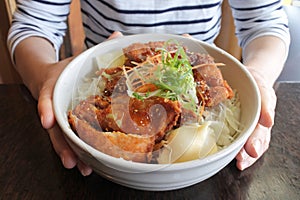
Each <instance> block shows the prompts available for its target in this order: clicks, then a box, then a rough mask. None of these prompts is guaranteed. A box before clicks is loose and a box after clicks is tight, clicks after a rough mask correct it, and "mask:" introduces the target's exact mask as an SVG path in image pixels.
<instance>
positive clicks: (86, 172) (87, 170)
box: [80, 168, 91, 176]
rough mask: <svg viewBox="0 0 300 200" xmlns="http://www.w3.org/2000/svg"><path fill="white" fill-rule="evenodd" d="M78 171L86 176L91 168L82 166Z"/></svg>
mask: <svg viewBox="0 0 300 200" xmlns="http://www.w3.org/2000/svg"><path fill="white" fill-rule="evenodd" d="M80 173H81V174H82V175H83V176H88V175H90V174H91V170H90V169H89V168H83V169H81V170H80Z"/></svg>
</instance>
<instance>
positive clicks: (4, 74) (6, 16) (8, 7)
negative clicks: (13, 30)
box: [0, 0, 21, 83]
mask: <svg viewBox="0 0 300 200" xmlns="http://www.w3.org/2000/svg"><path fill="white" fill-rule="evenodd" d="M15 8H16V2H15V0H1V1H0V19H1V33H0V34H1V35H0V63H1V64H0V83H20V82H21V79H20V77H19V75H18V74H17V72H16V70H15V69H14V67H13V65H12V63H11V59H10V55H9V51H8V48H7V45H6V38H7V33H8V29H9V27H10V24H11V20H12V15H13V12H14V11H15Z"/></svg>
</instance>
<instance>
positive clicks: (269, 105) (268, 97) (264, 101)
mask: <svg viewBox="0 0 300 200" xmlns="http://www.w3.org/2000/svg"><path fill="white" fill-rule="evenodd" d="M248 70H249V71H250V72H251V74H252V75H253V77H254V79H255V81H256V83H257V85H258V88H259V91H260V95H261V113H260V119H259V123H260V124H261V125H263V126H266V127H272V126H273V124H274V115H275V114H274V113H275V107H276V94H275V91H274V89H273V88H272V86H271V85H269V84H267V83H266V81H265V79H264V77H263V76H262V75H261V74H260V73H259V72H258V71H257V70H256V69H254V68H251V67H248Z"/></svg>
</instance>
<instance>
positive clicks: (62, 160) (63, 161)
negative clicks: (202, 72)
mask: <svg viewBox="0 0 300 200" xmlns="http://www.w3.org/2000/svg"><path fill="white" fill-rule="evenodd" d="M60 159H61V162H62V164H63V166H64V167H66V163H65V162H66V161H65V157H64V156H61V158H60Z"/></svg>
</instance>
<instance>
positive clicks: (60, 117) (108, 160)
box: [53, 33, 261, 171]
mask: <svg viewBox="0 0 300 200" xmlns="http://www.w3.org/2000/svg"><path fill="white" fill-rule="evenodd" d="M154 36H155V37H154ZM144 37H149V38H153V41H154V40H157V39H163V38H175V39H176V38H179V39H182V40H193V41H195V42H197V43H199V44H200V45H201V46H203V47H204V48H205V49H206V48H211V49H213V50H214V51H216V52H217V53H220V54H223V55H224V56H226V57H228V58H229V59H230V60H232V61H233V62H235V63H236V64H237V65H239V67H240V68H241V70H242V71H243V72H244V73H245V74H246V76H247V77H248V78H249V80H250V81H251V82H252V86H253V89H254V90H255V93H256V94H257V96H256V100H257V112H256V114H255V117H254V118H253V122H254V123H252V124H251V125H250V126H249V127H248V129H246V130H244V132H245V133H244V134H243V135H241V136H239V137H238V138H237V139H235V140H234V141H233V142H232V143H231V144H230V145H229V146H227V147H225V148H224V149H222V150H220V151H218V152H216V153H214V154H212V155H209V156H207V157H205V158H203V159H196V160H191V161H186V162H180V163H171V164H151V163H139V162H133V161H128V160H124V159H123V158H116V157H113V156H110V155H108V154H105V153H103V152H101V151H98V150H96V149H95V148H93V147H92V146H90V145H88V144H87V143H85V142H84V141H83V140H81V139H80V138H79V137H78V136H77V135H76V134H75V133H74V132H73V131H72V130H71V128H70V127H68V126H66V125H67V124H66V123H64V121H65V116H64V114H63V111H62V110H61V109H60V108H59V107H58V103H57V102H58V101H59V95H58V93H59V90H60V84H61V83H62V81H63V78H64V76H65V75H66V73H68V71H69V70H71V69H72V68H74V67H75V66H76V64H77V63H78V62H80V61H81V59H82V58H84V57H86V56H88V55H90V54H92V53H93V52H94V50H95V49H96V48H103V47H105V46H106V45H113V44H117V43H118V42H119V41H120V40H126V39H131V38H144ZM149 41H150V40H149ZM260 108H261V96H260V92H259V89H258V86H257V84H256V82H255V80H254V78H253V76H252V75H251V74H250V72H249V71H248V70H247V69H246V67H245V66H244V65H243V64H242V63H241V62H240V61H238V60H237V59H236V58H235V57H233V56H232V55H230V54H229V53H227V52H226V51H224V50H222V49H220V48H219V47H216V46H214V45H211V44H208V43H206V42H203V41H200V40H197V39H194V38H187V37H184V36H180V35H173V34H165V33H151V34H149V33H145V34H136V35H128V36H123V37H120V38H115V39H112V40H106V41H104V42H102V43H99V44H98V45H95V46H93V47H91V48H90V49H87V50H85V51H84V52H83V53H81V54H80V55H78V56H77V57H76V58H74V59H73V60H72V61H71V62H70V63H69V64H68V65H67V66H66V68H65V69H64V70H63V72H62V73H61V74H60V76H59V78H58V80H57V82H56V84H55V88H54V92H53V109H54V114H55V118H56V121H57V123H58V125H59V126H60V128H61V129H62V132H63V134H64V136H67V139H69V140H71V141H72V142H73V143H75V144H76V145H78V146H80V148H82V149H85V151H86V152H87V153H89V154H90V155H91V156H93V157H95V159H97V160H98V161H99V162H101V163H102V164H104V165H107V166H118V167H121V168H124V169H126V168H128V169H131V170H132V171H135V170H140V169H142V171H149V170H150V171H153V170H157V169H160V171H170V170H181V169H183V168H184V169H187V168H193V167H198V166H201V165H205V164H207V163H211V162H214V161H217V160H220V159H221V158H222V157H223V155H224V153H225V154H229V153H230V152H232V151H234V150H235V149H236V148H237V146H239V145H244V144H245V142H246V139H247V138H248V137H249V136H250V135H251V133H252V132H253V130H254V129H255V126H256V124H257V122H258V119H259V115H260ZM65 114H66V113H65ZM240 141H243V143H242V144H240ZM68 142H69V141H68ZM241 148H242V146H241ZM91 152H92V153H91ZM92 154H94V155H92ZM98 158H100V160H99V159H98Z"/></svg>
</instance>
